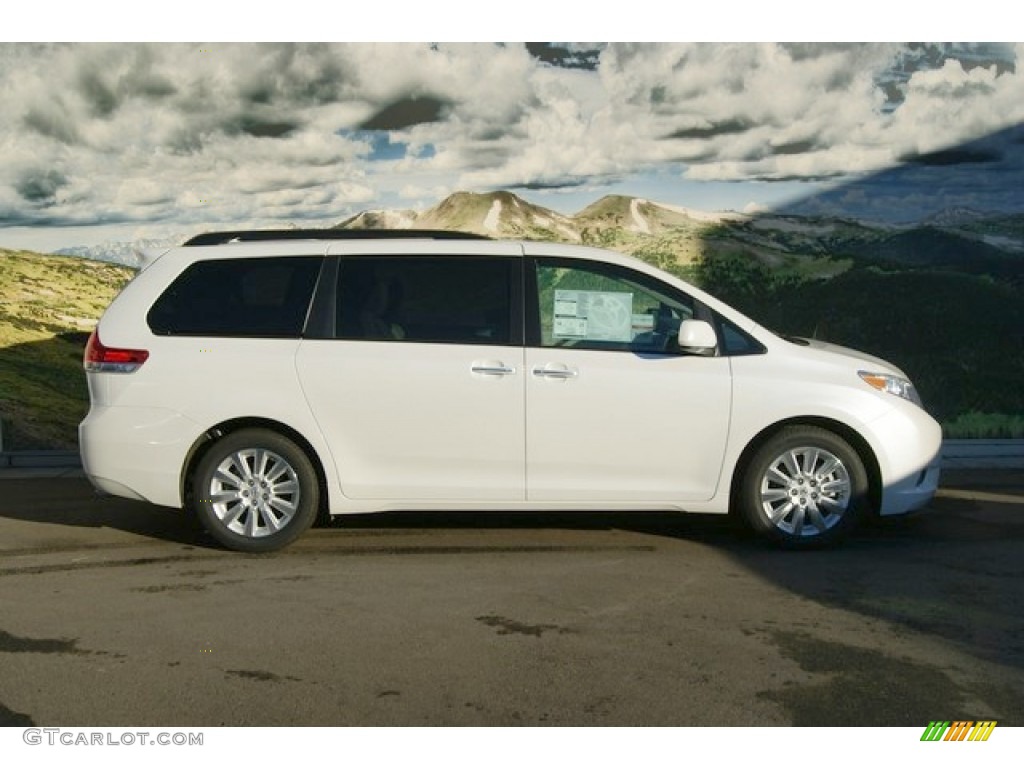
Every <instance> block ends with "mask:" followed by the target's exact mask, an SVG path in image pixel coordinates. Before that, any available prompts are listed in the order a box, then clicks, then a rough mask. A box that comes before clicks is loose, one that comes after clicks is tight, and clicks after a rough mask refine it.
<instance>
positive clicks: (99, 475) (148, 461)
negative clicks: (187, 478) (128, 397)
mask: <svg viewBox="0 0 1024 768" xmlns="http://www.w3.org/2000/svg"><path fill="white" fill-rule="evenodd" d="M199 432H200V429H199V426H198V425H197V424H195V423H194V422H192V421H191V420H189V419H187V418H185V417H184V416H182V415H181V414H179V413H177V412H175V411H170V410H167V409H163V408H122V407H112V406H93V408H92V409H91V410H90V411H89V414H88V416H86V417H85V420H84V421H83V422H82V423H81V424H80V425H79V426H78V442H79V447H80V451H81V454H82V469H83V470H84V471H85V475H86V477H88V478H89V481H90V482H91V483H92V484H93V486H95V487H96V488H97V489H98V490H100V491H103V492H105V493H109V494H112V495H114V496H123V497H125V498H129V499H138V500H142V501H148V502H151V503H153V504H160V505H163V506H168V507H180V506H181V504H182V499H181V484H180V477H181V468H182V464H183V462H184V459H185V455H186V453H187V452H188V449H189V447H190V446H191V445H192V443H193V442H194V440H195V438H196V436H197V435H198V434H199Z"/></svg>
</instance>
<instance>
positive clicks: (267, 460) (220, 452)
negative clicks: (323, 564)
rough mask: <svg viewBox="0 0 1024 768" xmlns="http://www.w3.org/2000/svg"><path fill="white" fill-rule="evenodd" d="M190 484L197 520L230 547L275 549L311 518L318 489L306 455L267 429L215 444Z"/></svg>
mask: <svg viewBox="0 0 1024 768" xmlns="http://www.w3.org/2000/svg"><path fill="white" fill-rule="evenodd" d="M192 480H193V482H192V488H193V494H194V500H193V507H194V509H195V511H196V514H197V516H198V517H199V520H200V521H201V522H202V524H203V526H204V527H205V528H206V530H207V531H208V532H209V533H210V535H211V536H213V538H215V539H216V540H217V541H219V542H220V543H221V544H223V545H224V546H226V547H228V548H230V549H235V550H238V551H241V552H272V551H274V550H277V549H281V548H282V547H284V546H286V545H287V544H290V543H291V542H292V541H294V540H295V539H296V538H298V536H300V535H301V534H302V533H303V532H304V531H305V530H306V529H307V528H309V526H310V525H311V524H312V523H313V520H315V519H316V516H317V509H318V507H319V495H320V492H319V490H320V489H319V485H318V483H317V477H316V471H315V470H314V468H313V465H312V463H311V462H310V460H309V457H308V456H306V454H305V452H304V451H303V450H302V449H301V448H299V447H298V446H297V445H296V444H295V443H293V442H292V441H291V440H289V439H288V438H286V437H284V436H282V435H280V434H278V433H277V432H272V431H270V430H267V429H243V430H239V431H238V432H232V433H231V434H229V435H227V436H225V437H223V438H221V439H220V440H218V441H217V442H216V443H215V444H214V445H213V446H212V447H210V449H209V450H208V451H207V452H206V454H205V455H204V456H203V458H202V459H201V460H200V461H199V464H198V465H197V466H196V469H195V472H194V474H193V476H192Z"/></svg>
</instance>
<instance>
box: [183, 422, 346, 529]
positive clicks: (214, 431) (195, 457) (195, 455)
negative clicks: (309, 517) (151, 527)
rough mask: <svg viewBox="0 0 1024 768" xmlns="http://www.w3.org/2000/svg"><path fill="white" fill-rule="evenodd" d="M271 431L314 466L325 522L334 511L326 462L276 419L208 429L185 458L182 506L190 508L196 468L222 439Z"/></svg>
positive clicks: (220, 425)
mask: <svg viewBox="0 0 1024 768" xmlns="http://www.w3.org/2000/svg"><path fill="white" fill-rule="evenodd" d="M251 428H259V429H268V430H271V431H273V432H277V433H278V434H280V435H282V436H283V437H286V438H288V439H289V440H291V441H292V442H293V443H295V444H296V445H297V446H298V447H299V449H300V450H302V452H303V453H305V454H306V457H307V458H308V459H309V461H310V463H311V464H312V465H313V469H314V471H315V472H316V478H317V485H318V486H319V489H320V510H319V516H320V517H321V518H323V517H325V516H326V515H327V510H329V509H330V503H329V499H328V493H329V490H328V487H327V475H326V473H325V472H324V467H323V462H322V461H321V460H320V455H319V454H318V453H317V451H316V449H315V448H314V447H313V446H312V444H311V443H310V442H309V441H308V440H307V439H306V438H305V437H303V435H302V433H301V432H299V431H297V430H295V429H294V428H292V427H289V426H288V425H287V424H284V423H283V422H280V421H275V420H274V419H267V418H260V417H258V416H243V417H239V418H234V419H228V420H227V421H222V422H221V423H220V424H216V425H214V426H212V427H210V428H209V429H207V430H206V431H205V432H203V434H201V435H200V436H199V437H198V438H197V439H196V441H195V442H194V443H193V444H192V446H191V448H189V450H188V453H187V454H186V455H185V461H184V462H182V469H181V477H180V478H179V492H180V494H181V500H182V506H183V507H185V508H186V509H187V508H188V506H189V501H190V499H191V493H192V475H193V474H194V472H195V468H196V466H197V465H198V464H199V462H200V461H202V458H203V456H204V455H205V454H206V452H207V451H208V450H209V449H210V448H211V447H212V446H213V445H214V444H215V443H216V442H217V441H218V440H220V439H221V438H222V437H225V436H227V435H230V434H231V433H233V432H237V431H239V430H241V429H251Z"/></svg>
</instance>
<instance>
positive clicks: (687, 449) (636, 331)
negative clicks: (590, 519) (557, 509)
mask: <svg viewBox="0 0 1024 768" xmlns="http://www.w3.org/2000/svg"><path fill="white" fill-rule="evenodd" d="M527 279H528V280H533V281H534V282H535V285H536V291H535V292H532V291H531V293H534V296H535V299H534V300H533V301H532V302H531V304H532V305H533V306H532V307H531V308H530V310H528V311H530V312H532V313H535V314H534V317H533V318H532V320H533V322H532V323H531V326H532V329H531V331H530V336H531V337H532V338H531V339H529V344H528V347H527V350H526V361H525V369H526V408H527V422H526V423H527V430H526V454H527V464H526V475H527V498H528V499H529V500H530V501H541V502H543V501H552V502H554V501H558V502H574V501H578V502H592V501H609V502H611V501H620V502H628V503H651V504H652V505H655V504H657V503H658V502H670V501H696V500H706V499H710V498H711V497H712V496H713V495H714V492H715V489H716V487H717V484H718V479H719V475H720V472H721V462H722V457H723V454H724V452H725V444H726V438H727V434H728V427H729V415H730V408H731V402H732V378H731V374H730V364H729V359H728V358H727V357H697V356H687V355H683V354H681V353H680V352H679V350H678V348H677V345H676V341H675V338H676V334H677V332H678V328H679V324H680V322H681V321H682V320H684V319H688V318H690V317H692V316H693V313H694V311H695V310H694V303H693V301H692V300H691V299H690V298H689V297H687V296H685V295H683V294H681V293H680V292H678V291H676V290H675V289H674V288H672V287H670V286H667V285H664V284H661V283H660V282H659V281H657V280H655V279H654V278H652V277H650V276H648V275H644V274H642V273H638V272H633V271H632V270H627V269H625V268H621V267H613V266H610V265H596V264H594V263H593V262H583V261H574V260H570V259H557V260H556V259H538V260H537V261H536V269H535V272H534V273H533V274H532V275H530V274H528V277H527Z"/></svg>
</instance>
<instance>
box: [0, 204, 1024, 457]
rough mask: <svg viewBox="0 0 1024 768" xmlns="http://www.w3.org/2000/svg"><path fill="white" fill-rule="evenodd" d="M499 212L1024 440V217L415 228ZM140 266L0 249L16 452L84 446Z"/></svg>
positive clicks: (520, 232) (464, 208) (591, 221)
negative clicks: (645, 269)
mask: <svg viewBox="0 0 1024 768" xmlns="http://www.w3.org/2000/svg"><path fill="white" fill-rule="evenodd" d="M496 201H497V202H499V203H500V206H495V205H494V204H495V202H496ZM499 208H500V214H501V215H500V217H499V220H498V222H497V231H496V232H492V231H488V234H492V235H496V236H505V237H528V238H533V239H541V240H560V241H562V242H577V243H578V242H583V243H585V244H588V245H597V246H603V247H606V248H611V249H614V250H618V251H621V252H624V253H629V254H632V255H634V256H637V257H639V258H641V259H644V260H645V261H647V262H649V263H651V264H654V265H656V266H658V267H660V268H662V269H665V270H666V271H669V272H672V273H674V274H676V275H678V276H680V277H682V278H684V279H686V280H690V281H691V282H694V283H695V284H697V285H700V286H701V287H703V288H706V289H707V290H709V291H710V292H711V293H713V294H715V295H716V296H718V297H719V298H721V299H723V300H725V301H727V302H729V303H730V304H732V305H733V306H735V307H736V308H737V309H739V310H741V311H743V312H745V313H746V314H748V315H750V316H751V317H753V318H754V319H756V320H758V321H759V322H760V323H762V324H763V325H764V326H766V327H768V328H771V329H773V330H776V331H778V332H781V333H785V334H792V335H797V336H811V337H817V338H820V339H824V340H827V341H832V342H835V343H838V344H843V345H846V346H850V347H854V348H857V349H861V350H863V351H865V352H869V353H872V354H875V355H878V356H880V357H883V358H885V359H887V360H890V361H892V362H893V363H895V364H896V365H898V366H900V367H901V368H903V369H904V370H905V371H906V372H907V373H908V374H909V375H910V376H911V378H913V379H914V381H915V383H916V384H917V385H918V388H919V389H920V391H921V393H922V396H923V397H924V400H925V404H926V406H927V408H928V410H929V411H930V412H931V413H932V414H933V415H935V416H936V417H937V418H938V419H939V420H940V421H942V422H943V424H944V427H945V428H946V432H947V435H948V436H951V437H961V436H962V437H1024V253H1022V252H1020V251H1019V242H1018V241H1019V239H1020V237H1021V234H1022V233H1024V226H1022V224H1021V222H1022V218H1021V217H1019V216H1005V217H1001V218H995V219H992V220H991V223H990V224H986V222H985V221H981V220H971V221H969V222H968V223H966V224H964V225H961V226H959V227H951V226H948V225H944V226H941V227H940V226H935V225H929V226H922V227H918V228H903V229H898V230H897V229H883V228H874V227H868V226H865V225H863V224H860V223H857V222H852V221H844V220H841V219H830V218H814V217H796V216H780V215H766V216H761V217H746V216H739V215H733V214H728V215H722V216H715V215H707V214H700V213H699V212H691V211H686V210H684V209H678V208H671V207H668V206H662V205H659V204H657V203H651V202H649V201H645V200H634V199H633V198H628V197H621V196H609V197H605V198H602V199H601V200H598V201H596V202H595V203H594V204H592V205H591V206H589V207H587V208H586V209H584V210H583V211H581V212H580V213H579V214H577V215H576V216H573V217H566V216H562V215H560V214H557V213H554V212H552V211H548V210H547V209H544V208H540V207H538V206H535V205H532V204H530V203H527V202H525V201H523V200H521V199H520V198H518V197H516V196H515V195H512V194H511V193H508V192H501V193H489V194H469V193H457V194H455V195H452V196H451V197H449V198H447V199H446V200H445V201H443V202H442V203H441V204H439V205H438V206H436V207H435V208H433V209H430V210H428V211H426V212H424V213H422V214H418V217H419V218H417V219H416V220H415V221H413V224H414V225H415V226H418V227H425V226H430V227H438V228H442V229H452V230H460V229H461V230H468V231H481V229H482V227H481V225H482V222H485V221H487V220H488V217H489V216H490V215H491V212H492V210H495V209H499ZM392 213H394V215H388V214H389V212H387V211H384V212H375V214H374V217H373V218H372V220H371V219H367V218H366V217H363V216H362V215H360V216H357V217H353V219H351V220H350V222H351V223H352V225H354V226H367V225H368V223H373V225H374V226H388V225H390V226H408V225H409V224H408V223H405V224H402V223H401V222H409V221H412V220H411V219H410V214H409V212H392ZM357 222H358V223H357ZM493 224H494V222H493V220H492V221H490V222H489V226H490V225H493ZM993 243H999V244H1005V246H1006V247H996V246H995V245H993ZM131 275H132V271H131V270H130V269H128V268H125V267H120V266H115V265H112V264H108V263H104V262H97V261H86V260H81V259H74V258H68V257H56V256H43V255H40V254H35V253H28V252H14V251H7V250H3V249H0V419H2V421H3V427H4V441H5V447H6V448H7V449H25V448H39V447H48V448H55V447H63V448H73V447H75V439H76V427H77V424H78V422H79V421H80V420H81V418H82V417H83V416H84V414H85V412H86V410H87V407H88V397H87V392H86V387H85V377H84V375H83V373H82V368H81V356H82V347H83V345H84V343H85V339H86V338H87V336H88V332H89V330H91V328H92V327H93V325H94V324H95V322H96V319H97V318H98V317H99V316H100V314H101V313H102V311H103V310H104V308H105V307H106V306H107V304H109V302H110V300H111V299H112V298H113V297H114V295H116V293H117V291H118V290H119V289H120V287H121V286H122V285H124V283H125V282H126V281H127V280H128V279H130V277H131Z"/></svg>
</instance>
